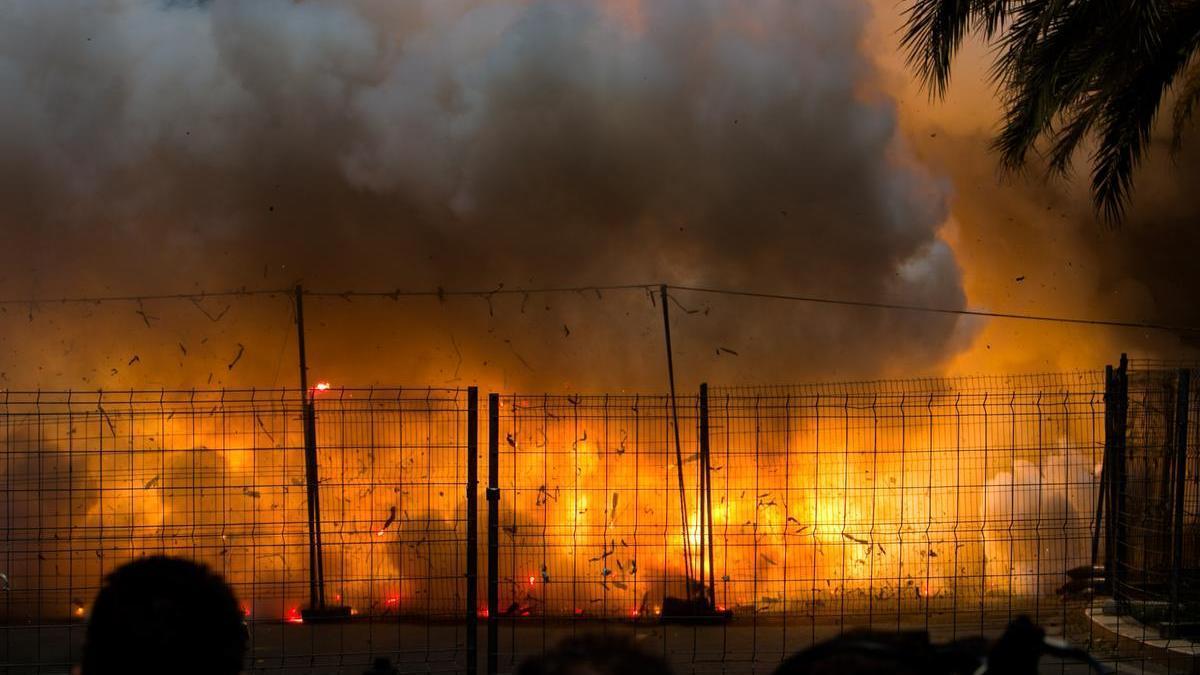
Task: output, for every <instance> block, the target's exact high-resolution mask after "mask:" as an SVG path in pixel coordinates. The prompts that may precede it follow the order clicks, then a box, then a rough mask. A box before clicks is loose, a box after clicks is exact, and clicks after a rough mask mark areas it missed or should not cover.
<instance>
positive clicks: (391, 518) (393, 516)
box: [375, 504, 396, 537]
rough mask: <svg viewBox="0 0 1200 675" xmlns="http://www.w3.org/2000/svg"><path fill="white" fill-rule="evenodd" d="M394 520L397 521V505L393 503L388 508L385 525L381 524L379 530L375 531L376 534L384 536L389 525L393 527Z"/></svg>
mask: <svg viewBox="0 0 1200 675" xmlns="http://www.w3.org/2000/svg"><path fill="white" fill-rule="evenodd" d="M394 522H396V505H395V504H392V505H391V507H389V508H388V517H387V520H385V521H383V526H381V527H380V528H379V529H378V530H376V531H375V536H376V537H382V536H383V533H384V531H386V530H387V529H388V528H389V527H391V526H392V523H394Z"/></svg>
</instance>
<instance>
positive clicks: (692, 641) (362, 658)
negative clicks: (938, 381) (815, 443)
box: [0, 613, 1190, 675]
mask: <svg viewBox="0 0 1200 675" xmlns="http://www.w3.org/2000/svg"><path fill="white" fill-rule="evenodd" d="M1074 616H1078V619H1075V618H1070V617H1068V618H1069V620H1068V621H1066V622H1065V623H1064V621H1063V616H1062V615H1060V616H1058V617H1054V616H1049V617H1047V616H1043V617H1041V623H1042V625H1044V626H1046V627H1047V629H1048V630H1050V631H1051V632H1053V633H1059V634H1061V633H1062V632H1063V629H1064V626H1065V628H1066V633H1067V635H1068V637H1069V638H1070V639H1071V641H1072V642H1073V643H1075V644H1085V643H1088V641H1089V640H1090V644H1091V645H1092V647H1093V651H1094V652H1095V653H1097V654H1098V655H1099V656H1101V657H1102V658H1104V659H1106V660H1109V661H1110V663H1112V664H1114V665H1116V666H1117V670H1118V672H1122V673H1169V672H1190V667H1185V666H1183V665H1181V664H1179V663H1164V662H1162V661H1161V660H1160V659H1156V658H1155V655H1154V654H1151V653H1146V652H1138V651H1137V650H1134V651H1131V650H1130V649H1129V645H1125V646H1124V650H1123V654H1124V656H1123V657H1122V658H1121V659H1120V660H1115V657H1116V655H1117V653H1118V647H1119V645H1118V643H1117V642H1116V641H1115V640H1113V639H1111V638H1110V636H1109V635H1108V634H1107V633H1104V632H1103V631H1102V630H1101V629H1099V628H1097V627H1095V626H1094V625H1093V624H1091V622H1089V621H1087V619H1086V617H1084V616H1083V615H1082V613H1080V614H1078V615H1074V614H1073V615H1071V617H1074ZM485 623H486V622H485V621H484V620H481V625H480V630H479V639H478V648H479V652H478V659H479V664H480V672H481V673H482V672H484V670H483V668H484V665H485V664H486V662H487V634H486V628H485V626H484V624H485ZM500 624H501V625H500V626H499V630H498V635H499V639H498V640H497V651H498V662H499V672H501V673H509V672H511V671H512V670H513V668H514V667H515V665H516V664H517V663H518V662H519V661H520V660H521V659H522V658H524V657H525V656H528V655H530V654H536V653H538V652H540V651H541V650H542V649H544V648H546V647H547V646H550V645H553V644H554V643H555V642H556V641H558V640H559V639H561V638H562V637H565V636H569V635H573V634H581V633H584V632H588V631H594V632H609V633H619V634H625V635H629V636H631V637H632V638H633V639H635V640H637V641H638V642H639V643H640V644H642V645H644V646H645V647H646V648H647V649H650V650H653V651H655V652H657V653H660V654H663V655H664V656H665V657H666V658H667V659H668V660H669V661H670V662H671V663H672V664H673V665H674V666H675V669H676V672H677V673H680V674H684V673H764V674H767V673H770V672H771V671H772V670H773V669H774V668H775V666H777V665H778V663H779V662H780V660H781V659H782V658H783V657H785V656H786V655H788V654H791V653H793V652H795V651H797V650H799V649H802V648H804V647H807V646H809V645H811V644H813V643H814V642H817V641H820V640H823V639H826V638H829V637H832V636H834V635H836V634H837V633H838V632H839V631H840V630H841V629H842V628H843V626H842V625H840V624H838V623H823V624H818V623H816V622H812V621H808V622H804V623H797V622H789V623H787V624H784V623H782V622H780V621H778V620H774V621H772V620H760V621H758V622H754V621H749V620H740V621H734V622H733V623H731V624H727V625H723V626H661V625H655V624H638V625H635V624H632V623H599V622H593V621H587V620H580V621H567V622H552V621H543V620H541V619H522V620H517V621H513V620H505V621H501V622H500ZM1003 624H1004V621H1003V620H1002V619H999V620H996V621H984V622H982V623H981V622H980V617H979V616H978V615H974V616H970V615H961V616H958V617H945V616H942V617H938V621H937V622H936V623H930V624H929V625H928V626H926V625H925V623H924V622H921V623H915V624H900V625H899V626H897V623H896V622H895V621H894V620H893V621H891V622H878V621H877V622H876V625H875V627H876V628H877V629H882V630H896V629H897V628H899V629H902V630H926V629H928V631H929V632H930V634H931V635H932V636H933V639H934V640H935V641H939V642H943V641H948V640H951V639H953V638H955V637H958V638H963V637H968V636H971V635H980V634H983V635H985V636H987V637H996V636H998V635H999V633H1000V632H1001V631H1002V630H1003ZM851 627H853V625H852V624H848V625H846V626H845V628H851ZM251 635H252V641H251V651H252V654H253V660H252V669H253V670H255V671H260V672H270V671H287V672H289V673H312V674H324V673H329V674H335V673H336V674H349V675H358V674H359V673H362V672H363V671H364V670H366V669H367V668H368V667H369V666H370V663H371V661H372V660H373V659H374V658H375V657H376V656H386V657H388V658H390V659H392V661H393V662H394V663H395V664H396V665H397V666H398V667H399V669H400V671H401V672H404V673H435V672H460V673H461V672H463V671H464V669H465V664H466V649H467V639H466V638H467V634H466V631H465V629H464V628H463V627H461V626H456V625H450V624H431V623H416V622H400V621H394V620H393V621H360V622H355V623H352V624H346V625H313V626H309V625H295V624H281V623H265V622H264V623H256V624H254V625H253V626H252V631H251ZM82 637H83V625H82V624H73V625H61V626H41V627H20V626H0V674H3V675H9V674H12V675H16V674H17V673H22V674H23V673H31V674H32V673H45V674H53V673H67V672H69V668H70V664H71V663H74V662H76V661H77V659H78V655H79V645H80V643H81V642H82ZM1189 665H1190V664H1189ZM168 671H169V669H168ZM1042 672H1044V673H1063V674H1070V675H1075V674H1076V673H1079V674H1082V673H1086V672H1087V669H1086V668H1083V667H1081V666H1075V665H1068V664H1062V663H1058V662H1046V663H1044V664H1043V666H1042Z"/></svg>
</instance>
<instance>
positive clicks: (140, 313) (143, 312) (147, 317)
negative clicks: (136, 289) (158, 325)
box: [133, 300, 158, 328]
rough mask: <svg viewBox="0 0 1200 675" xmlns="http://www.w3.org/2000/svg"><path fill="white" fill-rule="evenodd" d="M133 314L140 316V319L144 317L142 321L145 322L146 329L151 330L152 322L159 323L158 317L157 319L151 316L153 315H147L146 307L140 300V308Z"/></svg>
mask: <svg viewBox="0 0 1200 675" xmlns="http://www.w3.org/2000/svg"><path fill="white" fill-rule="evenodd" d="M133 313H134V314H137V315H138V316H140V317H142V321H143V322H145V324H146V328H150V327H151V326H150V322H151V321H158V317H157V316H151V315H149V314H147V313H146V309H145V308H144V307H142V301H141V300H138V308H137V309H135V310H134V311H133Z"/></svg>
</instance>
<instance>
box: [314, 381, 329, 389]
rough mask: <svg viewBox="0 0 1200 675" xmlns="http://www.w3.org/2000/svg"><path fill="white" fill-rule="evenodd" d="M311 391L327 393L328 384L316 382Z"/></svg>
mask: <svg viewBox="0 0 1200 675" xmlns="http://www.w3.org/2000/svg"><path fill="white" fill-rule="evenodd" d="M313 389H315V390H317V391H329V383H328V382H318V383H317V384H316V386H315V387H313Z"/></svg>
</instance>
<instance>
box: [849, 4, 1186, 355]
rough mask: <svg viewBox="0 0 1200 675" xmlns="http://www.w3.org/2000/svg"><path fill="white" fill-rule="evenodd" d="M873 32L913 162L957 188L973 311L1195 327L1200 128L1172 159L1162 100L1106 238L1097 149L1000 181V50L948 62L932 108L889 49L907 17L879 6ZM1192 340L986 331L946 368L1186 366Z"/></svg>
mask: <svg viewBox="0 0 1200 675" xmlns="http://www.w3.org/2000/svg"><path fill="white" fill-rule="evenodd" d="M873 4H874V5H875V8H876V12H875V13H874V15H873V22H872V25H871V27H870V28H869V29H868V30H869V31H870V32H871V33H872V34H873V35H874V36H875V38H874V39H872V40H871V41H870V44H871V45H873V48H872V49H871V51H872V52H873V54H874V56H875V58H876V59H877V60H878V62H879V64H880V73H881V79H883V80H884V81H885V82H886V84H885V85H884V88H885V89H887V90H888V91H890V92H892V94H893V95H894V96H895V97H896V98H897V100H898V101H899V105H898V108H897V109H898V111H899V112H900V127H901V129H902V132H901V133H902V135H903V136H904V137H905V138H907V139H908V140H909V141H910V143H911V147H912V149H913V153H914V154H915V155H916V156H917V157H918V158H919V161H920V162H921V163H922V164H923V165H925V166H927V167H929V168H930V170H932V171H935V172H937V173H939V174H941V175H944V176H946V177H947V179H948V180H949V182H950V183H951V184H952V185H953V186H954V188H953V195H952V197H951V198H950V204H951V207H950V208H951V213H950V219H949V225H948V226H947V227H946V228H945V229H944V230H943V236H944V237H945V238H946V239H947V241H948V242H949V243H950V245H951V248H952V249H953V251H954V254H955V257H956V258H957V259H958V261H959V264H960V266H961V268H962V270H963V287H964V289H965V291H966V294H967V298H968V302H969V304H971V305H972V306H978V307H990V308H1005V309H1007V310H1010V311H1016V312H1027V313H1033V314H1055V315H1060V316H1079V317H1092V318H1106V319H1125V320H1130V321H1145V322H1153V323H1160V324H1169V325H1174V326H1190V327H1196V326H1200V308H1198V307H1197V305H1196V304H1195V303H1194V302H1192V301H1191V298H1192V297H1194V296H1195V294H1196V293H1197V292H1200V285H1198V281H1197V279H1198V277H1197V276H1196V275H1195V274H1192V273H1190V272H1189V270H1190V269H1191V268H1192V263H1191V259H1192V258H1193V257H1194V256H1195V251H1196V250H1197V245H1200V231H1198V230H1197V229H1196V227H1195V223H1196V222H1197V219H1200V199H1197V198H1196V196H1195V194H1194V188H1193V186H1194V185H1196V183H1197V181H1198V180H1200V133H1198V132H1200V125H1197V124H1193V125H1192V128H1191V129H1190V130H1188V132H1187V133H1186V135H1185V137H1184V141H1185V146H1184V149H1183V151H1182V152H1181V153H1179V154H1178V155H1177V156H1174V157H1173V156H1172V153H1171V152H1170V146H1171V114H1170V111H1171V105H1172V102H1173V101H1172V94H1171V93H1170V92H1168V95H1167V98H1166V100H1165V101H1164V105H1163V106H1162V110H1161V112H1160V118H1161V119H1160V120H1159V125H1158V128H1157V130H1156V132H1155V134H1154V135H1153V137H1152V139H1151V144H1150V146H1151V147H1150V152H1149V156H1148V159H1147V161H1146V163H1145V164H1144V166H1143V167H1142V168H1141V169H1139V170H1138V172H1137V173H1136V174H1135V191H1134V195H1133V200H1132V203H1131V207H1130V209H1129V213H1128V216H1127V218H1126V221H1125V222H1124V223H1123V224H1122V225H1121V226H1120V227H1118V228H1109V227H1107V226H1106V225H1105V224H1104V223H1102V222H1101V220H1100V219H1099V218H1098V217H1097V216H1096V213H1095V211H1094V210H1093V209H1092V207H1091V204H1090V198H1089V194H1088V182H1089V180H1090V176H1089V159H1090V153H1091V152H1092V151H1093V150H1094V146H1089V147H1085V148H1083V149H1082V150H1081V151H1080V152H1079V154H1078V156H1077V157H1076V164H1075V171H1074V172H1073V174H1072V175H1071V176H1069V177H1066V178H1063V177H1059V176H1052V175H1050V171H1049V170H1048V168H1047V167H1046V165H1045V163H1044V162H1042V161H1041V159H1040V157H1038V156H1037V155H1036V153H1035V155H1033V156H1032V157H1031V162H1030V166H1029V167H1028V169H1027V171H1025V172H1023V173H1021V174H1018V175H1004V174H1003V173H1002V172H1001V171H999V169H998V161H997V156H996V155H995V154H994V153H992V152H991V151H990V149H989V144H990V141H991V139H992V137H993V136H994V134H995V132H996V130H997V129H998V128H999V125H1000V123H1001V105H1000V103H999V101H998V100H997V97H996V96H995V91H994V87H993V85H992V82H991V81H990V78H989V77H988V68H989V66H990V64H991V62H992V58H993V56H994V53H993V52H992V51H991V49H990V47H989V46H988V45H985V44H982V43H981V42H979V41H968V42H967V44H966V45H965V46H964V49H963V52H962V53H961V54H960V57H959V59H958V61H957V62H956V70H955V74H954V80H953V82H952V85H951V87H950V90H949V92H948V97H947V99H946V100H944V101H938V100H934V101H931V100H929V98H928V96H927V93H926V92H925V91H922V90H921V89H920V87H919V85H918V82H917V81H916V79H915V78H914V77H912V75H911V74H910V73H909V72H908V71H907V69H906V68H905V66H904V63H903V55H902V54H901V53H900V52H899V51H898V50H897V48H896V41H897V39H898V36H897V31H898V30H899V28H900V26H901V22H902V20H903V17H902V15H901V14H900V12H899V11H898V10H897V7H896V4H895V3H892V2H890V1H887V2H885V1H884V0H873ZM1196 347H1197V343H1196V334H1195V333H1186V332H1185V333H1170V332H1163V331H1145V330H1130V329H1111V330H1110V329H1098V328H1095V327H1079V326H1070V325H1061V324H1060V325H1054V324H1033V323H1017V322H1011V321H993V322H990V323H988V325H987V326H986V327H985V328H983V329H982V330H981V331H980V332H979V333H978V334H977V336H976V339H975V340H974V341H973V343H972V345H971V347H970V348H968V349H966V350H964V351H961V352H959V354H958V355H957V356H956V357H955V358H954V359H952V360H951V361H950V362H949V363H948V364H947V368H948V369H949V370H952V371H958V372H978V371H979V370H989V371H1000V372H1006V371H1007V372H1014V371H1017V372H1022V371H1024V372H1027V371H1031V370H1039V371H1045V370H1058V369H1074V368H1087V369H1091V368H1095V367H1097V365H1098V364H1102V363H1112V362H1114V361H1115V360H1116V358H1117V356H1118V355H1119V354H1120V353H1121V352H1123V351H1128V352H1130V354H1131V355H1136V356H1150V357H1160V358H1187V357H1189V356H1192V357H1194V355H1195V354H1196Z"/></svg>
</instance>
